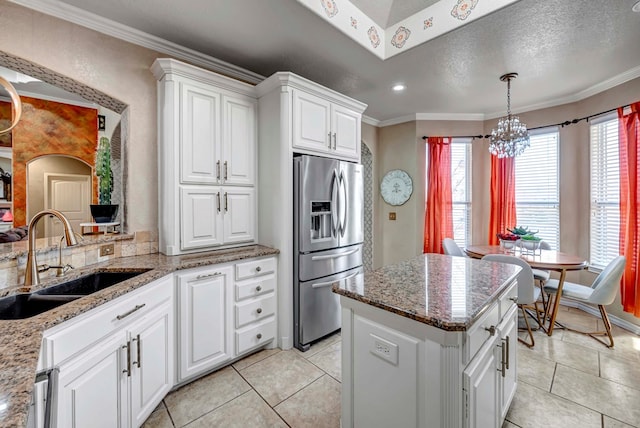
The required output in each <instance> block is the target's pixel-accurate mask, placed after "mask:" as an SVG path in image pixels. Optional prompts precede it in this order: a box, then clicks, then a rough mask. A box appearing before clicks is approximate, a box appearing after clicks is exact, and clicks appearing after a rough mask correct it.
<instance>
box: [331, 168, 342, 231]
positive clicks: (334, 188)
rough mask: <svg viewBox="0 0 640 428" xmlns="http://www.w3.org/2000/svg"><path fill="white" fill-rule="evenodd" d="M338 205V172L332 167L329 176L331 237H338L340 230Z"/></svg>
mask: <svg viewBox="0 0 640 428" xmlns="http://www.w3.org/2000/svg"><path fill="white" fill-rule="evenodd" d="M339 207H340V181H339V178H338V172H337V171H336V170H335V169H334V170H333V176H332V177H331V233H332V236H333V237H336V238H337V237H338V233H339V231H340V224H339V223H338V222H339V221H340V219H339V218H338V214H339V213H338V211H339Z"/></svg>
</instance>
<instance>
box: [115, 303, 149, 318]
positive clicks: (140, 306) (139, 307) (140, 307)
mask: <svg viewBox="0 0 640 428" xmlns="http://www.w3.org/2000/svg"><path fill="white" fill-rule="evenodd" d="M146 305H147V304H146V303H143V304H141V305H136V306H135V307H134V308H133V309H131V310H130V311H127V312H125V313H124V314H122V315H118V316H117V317H116V318H117V319H118V320H121V319H123V318H126V317H128V316H129V315H131V314H132V313H134V312H135V311H137V310H140V309H142V308H144V307H145V306H146Z"/></svg>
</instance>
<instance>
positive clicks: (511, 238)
mask: <svg viewBox="0 0 640 428" xmlns="http://www.w3.org/2000/svg"><path fill="white" fill-rule="evenodd" d="M497 236H498V240H499V241H500V248H502V249H503V250H507V251H515V249H516V247H517V243H518V241H519V240H520V237H519V236H518V235H514V234H513V233H498V235H497Z"/></svg>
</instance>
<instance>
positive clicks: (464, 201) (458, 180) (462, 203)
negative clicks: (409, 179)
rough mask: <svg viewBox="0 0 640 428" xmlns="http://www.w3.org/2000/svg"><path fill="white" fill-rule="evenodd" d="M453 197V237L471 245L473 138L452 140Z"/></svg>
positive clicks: (463, 243)
mask: <svg viewBox="0 0 640 428" xmlns="http://www.w3.org/2000/svg"><path fill="white" fill-rule="evenodd" d="M451 198H452V201H453V207H452V211H453V239H454V240H455V241H456V243H457V244H458V245H459V246H460V247H462V248H464V247H466V246H469V245H471V140H470V139H468V138H453V139H452V141H451Z"/></svg>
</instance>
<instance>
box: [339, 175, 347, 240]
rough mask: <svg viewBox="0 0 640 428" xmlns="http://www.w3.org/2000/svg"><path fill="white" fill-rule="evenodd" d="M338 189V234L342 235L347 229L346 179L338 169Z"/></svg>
mask: <svg viewBox="0 0 640 428" xmlns="http://www.w3.org/2000/svg"><path fill="white" fill-rule="evenodd" d="M340 190H341V192H340V214H341V218H340V236H342V237H344V232H345V231H346V230H347V217H348V216H347V210H348V209H349V204H348V203H347V197H348V195H347V180H346V178H345V176H344V172H342V171H340Z"/></svg>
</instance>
